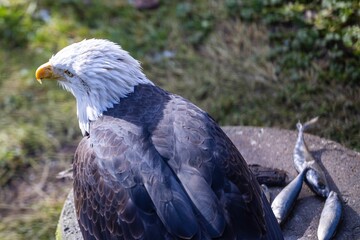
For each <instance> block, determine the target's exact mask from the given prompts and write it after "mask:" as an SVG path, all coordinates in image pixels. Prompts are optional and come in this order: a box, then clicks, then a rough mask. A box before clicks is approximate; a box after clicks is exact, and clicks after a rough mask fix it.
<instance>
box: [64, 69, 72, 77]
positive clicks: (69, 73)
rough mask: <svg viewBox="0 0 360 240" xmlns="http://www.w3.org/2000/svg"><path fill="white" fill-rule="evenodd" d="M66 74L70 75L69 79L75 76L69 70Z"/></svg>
mask: <svg viewBox="0 0 360 240" xmlns="http://www.w3.org/2000/svg"><path fill="white" fill-rule="evenodd" d="M64 73H65V74H66V75H68V76H69V77H73V76H74V74H72V73H71V72H70V71H69V70H65V71H64Z"/></svg>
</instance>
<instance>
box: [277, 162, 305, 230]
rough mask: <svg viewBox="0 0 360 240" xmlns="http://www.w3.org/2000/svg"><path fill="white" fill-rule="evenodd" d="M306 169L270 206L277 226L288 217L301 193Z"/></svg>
mask: <svg viewBox="0 0 360 240" xmlns="http://www.w3.org/2000/svg"><path fill="white" fill-rule="evenodd" d="M308 169H309V168H308V167H305V168H304V169H303V170H302V171H301V172H300V173H299V174H298V175H297V177H296V178H294V180H292V181H291V182H290V183H289V184H288V185H287V186H286V187H285V188H284V189H283V190H281V192H280V193H279V194H278V195H277V196H276V197H275V199H274V201H273V202H272V204H271V209H272V210H273V212H274V215H275V217H276V219H277V221H278V223H279V224H281V223H282V222H284V220H285V219H286V217H287V216H288V215H289V213H290V210H291V209H292V207H293V206H294V204H295V201H296V199H297V197H298V196H299V193H300V191H301V187H302V184H303V181H304V177H305V174H306V172H307V171H308Z"/></svg>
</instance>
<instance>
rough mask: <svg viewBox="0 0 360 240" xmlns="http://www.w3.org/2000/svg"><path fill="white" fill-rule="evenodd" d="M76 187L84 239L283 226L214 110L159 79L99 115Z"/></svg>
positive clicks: (79, 161) (243, 232) (81, 156)
mask: <svg viewBox="0 0 360 240" xmlns="http://www.w3.org/2000/svg"><path fill="white" fill-rule="evenodd" d="M74 191H75V205H76V211H77V216H78V220H79V223H80V228H81V230H82V233H83V235H84V236H85V238H86V239H105V238H106V239H174V238H178V239H211V238H224V237H225V236H226V239H281V236H282V235H281V232H280V229H279V227H278V225H277V223H276V220H275V218H274V216H273V215H272V213H271V211H270V212H269V211H268V206H265V207H264V205H267V204H268V203H267V201H266V199H264V198H263V196H262V194H261V191H260V188H259V186H258V184H257V182H256V180H255V179H254V177H253V175H252V174H251V173H250V171H249V170H248V168H247V165H246V163H245V161H244V159H243V158H242V156H241V154H240V153H239V152H238V150H237V149H236V147H235V146H234V145H233V144H232V142H231V141H230V140H229V139H228V138H227V136H226V135H225V134H224V133H223V131H222V130H221V129H220V128H219V126H218V125H217V124H216V123H215V122H214V120H213V119H212V118H211V117H209V115H207V114H206V113H205V112H204V111H202V110H201V109H199V108H198V107H196V106H195V105H193V104H191V103H190V102H188V101H186V100H185V99H183V98H181V97H179V96H176V95H172V94H169V93H167V92H165V91H163V90H161V89H160V88H158V87H155V86H153V85H148V84H143V85H141V84H140V85H138V86H136V87H135V90H134V92H133V93H131V94H129V95H128V96H127V97H126V98H124V99H121V104H116V105H114V107H113V108H111V109H108V110H107V111H106V112H104V113H103V116H102V117H100V118H99V119H98V120H97V121H94V122H92V123H91V125H90V135H89V136H86V137H84V139H83V140H82V142H81V143H80V145H79V147H78V149H77V152H76V155H75V162H74ZM156 234H158V235H156ZM154 236H159V238H154Z"/></svg>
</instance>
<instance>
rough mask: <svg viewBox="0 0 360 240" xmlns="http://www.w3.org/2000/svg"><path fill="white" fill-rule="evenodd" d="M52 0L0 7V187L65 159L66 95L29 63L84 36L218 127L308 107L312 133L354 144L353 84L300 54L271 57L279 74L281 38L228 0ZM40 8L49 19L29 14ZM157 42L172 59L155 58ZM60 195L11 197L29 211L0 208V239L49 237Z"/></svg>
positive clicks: (301, 113) (295, 114)
mask: <svg viewBox="0 0 360 240" xmlns="http://www.w3.org/2000/svg"><path fill="white" fill-rule="evenodd" d="M52 2H53V1H48V0H43V1H22V0H18V1H14V3H12V4H13V5H11V6H3V5H1V4H0V30H2V31H0V32H1V33H0V36H1V38H0V46H1V47H0V57H1V59H5V61H3V62H2V63H1V64H0V107H1V110H2V117H1V120H0V127H1V128H0V185H1V186H8V185H9V184H11V183H13V182H14V179H15V180H16V181H21V179H27V178H23V175H24V174H25V175H26V174H30V173H31V174H40V175H41V166H42V165H43V164H45V163H48V162H49V161H51V162H52V164H56V163H58V162H62V163H63V162H64V161H66V162H67V163H70V162H71V156H70V155H69V154H70V153H67V155H66V157H65V159H64V155H63V154H62V152H64V149H67V148H68V147H72V146H75V145H76V144H77V142H78V140H79V137H80V130H79V128H78V123H77V120H76V109H75V100H74V99H73V97H72V96H71V95H70V94H69V93H67V92H65V91H63V90H62V89H61V88H59V87H58V86H57V84H56V83H54V82H46V83H44V84H43V85H39V84H38V83H37V82H36V81H35V77H34V72H35V70H36V68H37V67H38V66H39V65H40V64H42V63H44V62H45V61H47V60H48V59H49V57H51V55H52V54H54V53H56V52H57V51H58V50H60V49H61V48H62V47H64V46H66V45H68V44H70V43H72V42H75V41H80V40H81V39H84V38H93V37H96V38H107V39H110V40H112V41H115V42H117V43H119V44H120V45H121V46H122V47H123V48H124V49H126V50H128V51H129V52H130V53H131V54H132V55H133V56H134V57H135V58H137V59H138V60H140V61H141V62H142V66H143V68H144V72H145V73H146V75H147V76H148V77H149V78H150V79H151V80H152V81H154V82H155V83H156V84H158V85H160V86H161V87H163V88H165V89H167V90H169V91H171V92H174V93H177V94H179V95H182V96H184V97H186V98H188V99H190V100H191V101H193V102H195V103H196V104H197V105H199V106H200V107H202V108H203V109H205V110H206V111H208V112H209V113H210V114H211V115H212V116H213V117H214V118H215V119H216V120H217V121H218V122H219V123H220V124H221V125H252V126H266V127H278V128H286V129H295V124H296V122H297V121H298V120H301V121H305V120H308V119H310V118H312V117H314V116H320V117H321V118H320V123H319V124H318V128H317V129H316V132H313V133H314V134H317V135H319V136H321V137H325V138H329V139H332V140H334V141H337V142H340V143H341V144H343V145H345V146H347V147H349V148H351V149H355V150H360V132H359V131H358V129H360V122H359V119H360V112H359V109H360V98H359V96H360V88H359V82H357V81H353V82H352V84H351V85H349V84H347V83H346V82H344V81H338V79H336V78H334V76H335V74H333V72H334V71H337V69H336V68H335V69H330V70H329V71H324V70H323V68H322V67H321V63H319V62H312V61H309V62H308V63H307V64H305V67H304V66H302V67H301V68H293V66H294V65H296V64H298V65H301V64H304V62H302V61H303V59H307V58H308V56H307V55H306V54H304V55H301V57H298V56H299V55H297V54H298V53H296V54H295V55H294V54H293V55H292V54H290V55H287V56H286V59H284V58H282V59H280V60H281V61H283V63H287V64H292V65H290V67H291V71H289V69H287V65H286V64H282V62H279V61H280V60H279V58H277V56H280V55H281V56H282V54H283V52H281V51H280V50H279V48H278V47H281V46H277V47H274V45H273V44H274V42H272V41H271V42H270V40H269V39H270V37H269V36H271V39H273V38H272V37H273V35H272V34H273V32H270V31H269V28H268V27H266V26H265V25H264V24H263V23H259V22H257V23H256V22H246V23H245V22H244V21H243V20H240V17H239V16H238V15H237V11H236V8H235V7H234V8H229V6H231V4H233V3H234V2H236V1H231V0H227V1H223V2H222V1H215V0H212V1H205V0H200V1H163V2H162V3H161V5H160V7H159V8H158V9H156V10H152V11H137V10H135V9H133V8H132V7H131V6H129V5H128V4H127V1H125V0H123V1H117V2H116V3H113V1H105V3H100V1H90V2H91V4H90V5H86V4H87V3H86V2H87V1H81V0H70V1H69V0H67V1H58V2H57V3H52ZM225 3H226V4H225ZM44 9H46V10H47V11H48V14H49V16H50V17H51V18H50V20H49V21H44V20H41V18H40V17H39V13H40V12H41V10H44ZM21 16H22V17H21ZM9 21H10V22H11V24H7V23H9ZM29 22H30V23H31V24H29ZM15 26H16V27H15ZM19 27H20V28H21V29H18V28H19ZM5 33H6V34H5ZM1 34H2V35H1ZM17 36H18V39H16V40H14V41H12V40H11V39H13V38H14V37H17ZM164 51H170V52H171V53H173V56H171V57H168V58H166V57H165V58H162V56H163V55H162V54H163V53H164ZM276 51H278V52H276ZM159 56H160V57H159ZM284 56H285V55H284ZM337 74H339V73H337ZM19 179H20V180H19ZM49 181H50V180H49ZM57 181H58V180H55V179H51V181H50V183H54V184H56V183H58V182H57ZM59 186H61V185H59ZM54 191H55V190H54ZM63 197H64V196H62V197H60V198H59V199H57V200H54V199H50V200H49V199H45V201H44V202H42V201H40V200H41V199H42V198H39V202H38V203H36V204H35V203H33V202H31V203H27V200H28V199H26V198H25V199H23V201H24V205H25V206H27V208H30V209H28V210H27V211H26V214H23V215H21V214H20V215H19V213H16V215H13V214H9V213H7V214H6V215H4V217H3V218H2V220H1V222H0V239H3V238H5V237H6V236H8V237H9V238H8V239H48V238H53V237H54V234H55V227H56V223H57V217H58V215H59V214H60V208H61V203H62V201H63V200H64V199H63ZM10 203H11V201H10ZM40 209H41V210H42V211H39V210H40ZM0 214H1V211H0ZM9 224H10V225H9ZM20 226H21V227H20ZM40 228H41V229H40ZM36 232H38V233H36ZM36 234H38V235H36Z"/></svg>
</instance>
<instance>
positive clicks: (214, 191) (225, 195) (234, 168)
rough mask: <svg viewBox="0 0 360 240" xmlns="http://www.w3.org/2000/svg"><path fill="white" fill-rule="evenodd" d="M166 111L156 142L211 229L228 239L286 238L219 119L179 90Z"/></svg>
mask: <svg viewBox="0 0 360 240" xmlns="http://www.w3.org/2000/svg"><path fill="white" fill-rule="evenodd" d="M163 112H164V117H163V120H162V121H161V122H160V123H159V124H158V126H159V127H158V128H156V129H155V130H154V131H153V133H152V142H153V144H154V146H155V147H156V149H157V151H158V152H159V153H160V154H161V155H162V156H163V157H164V158H165V159H168V164H169V165H170V166H171V168H172V170H173V172H174V173H175V174H176V176H177V177H178V179H179V181H180V182H181V184H182V185H183V187H184V189H185V191H186V193H187V194H188V195H189V197H190V198H191V200H192V202H193V204H194V206H195V208H196V210H197V211H198V215H201V216H202V218H203V219H202V220H203V225H205V227H206V229H205V231H206V232H207V233H209V235H210V236H211V237H218V236H222V237H226V238H227V239H230V238H234V237H237V239H261V238H263V239H267V238H269V239H282V233H281V230H280V228H279V226H278V224H277V222H276V219H275V218H274V216H273V214H272V212H271V209H270V207H269V206H268V205H269V204H268V203H267V202H265V201H264V198H263V196H262V192H261V190H260V188H259V185H258V183H257V181H256V178H255V177H254V176H253V174H252V173H251V172H250V171H249V169H248V167H247V164H246V162H245V160H244V159H243V157H242V155H241V154H240V152H239V151H238V150H237V148H236V147H235V146H234V144H233V143H232V142H231V140H230V139H229V138H228V137H227V136H226V134H225V133H224V132H223V131H222V130H221V128H220V127H219V126H218V125H217V124H216V123H215V121H214V120H213V119H212V118H211V117H210V116H209V115H208V114H207V113H205V112H204V111H202V110H201V109H199V108H198V107H196V106H195V105H193V104H192V103H190V102H188V101H187V100H185V99H183V98H181V97H178V96H173V98H172V100H171V101H169V103H168V104H167V106H166V108H165V110H164V111H163ZM167 114H168V116H167Z"/></svg>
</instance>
